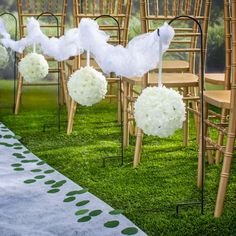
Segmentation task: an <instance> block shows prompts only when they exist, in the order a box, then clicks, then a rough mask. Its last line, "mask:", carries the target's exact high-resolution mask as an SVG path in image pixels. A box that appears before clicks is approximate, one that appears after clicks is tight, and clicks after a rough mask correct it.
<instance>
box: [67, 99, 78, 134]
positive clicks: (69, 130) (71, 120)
mask: <svg viewBox="0 0 236 236" xmlns="http://www.w3.org/2000/svg"><path fill="white" fill-rule="evenodd" d="M76 107H77V105H76V102H75V101H74V100H72V99H71V104H70V109H69V115H68V123H67V134H68V135H69V134H71V133H72V130H73V123H74V116H75V111H76Z"/></svg>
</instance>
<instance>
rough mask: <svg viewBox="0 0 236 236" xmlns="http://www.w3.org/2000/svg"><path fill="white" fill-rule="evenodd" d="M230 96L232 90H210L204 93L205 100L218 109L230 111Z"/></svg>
mask: <svg viewBox="0 0 236 236" xmlns="http://www.w3.org/2000/svg"><path fill="white" fill-rule="evenodd" d="M230 95H231V91H230V90H208V91H205V92H204V100H205V102H207V103H209V104H211V105H214V106H216V107H219V108H225V109H230Z"/></svg>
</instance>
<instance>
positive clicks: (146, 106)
mask: <svg viewBox="0 0 236 236" xmlns="http://www.w3.org/2000/svg"><path fill="white" fill-rule="evenodd" d="M134 109H135V110H134V117H135V120H136V123H137V126H138V127H139V128H141V129H142V130H143V132H144V133H145V134H147V135H154V136H159V137H168V136H170V135H172V134H173V133H174V132H175V131H176V130H177V129H179V128H181V127H182V124H183V121H184V120H185V104H184V102H183V100H182V96H181V95H180V94H179V93H178V92H177V91H175V90H173V89H168V88H166V87H164V86H163V87H148V88H145V89H144V90H143V92H142V94H141V95H140V96H139V97H138V98H137V101H136V102H135V105H134Z"/></svg>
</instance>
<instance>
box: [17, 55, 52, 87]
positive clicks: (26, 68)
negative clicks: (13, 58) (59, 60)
mask: <svg viewBox="0 0 236 236" xmlns="http://www.w3.org/2000/svg"><path fill="white" fill-rule="evenodd" d="M48 68H49V66H48V62H47V61H46V59H45V58H44V56H43V55H41V54H38V53H35V52H32V53H29V54H27V55H26V56H25V57H24V58H23V59H21V61H20V62H19V71H20V73H21V75H22V76H23V77H24V79H25V80H26V81H27V82H29V83H31V82H35V81H38V80H40V79H43V78H44V77H45V76H46V75H47V74H48Z"/></svg>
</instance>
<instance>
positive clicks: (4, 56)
mask: <svg viewBox="0 0 236 236" xmlns="http://www.w3.org/2000/svg"><path fill="white" fill-rule="evenodd" d="M0 55H1V57H0V69H5V68H6V67H7V65H8V61H9V55H8V52H7V49H6V48H5V47H3V46H2V45H0Z"/></svg>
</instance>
